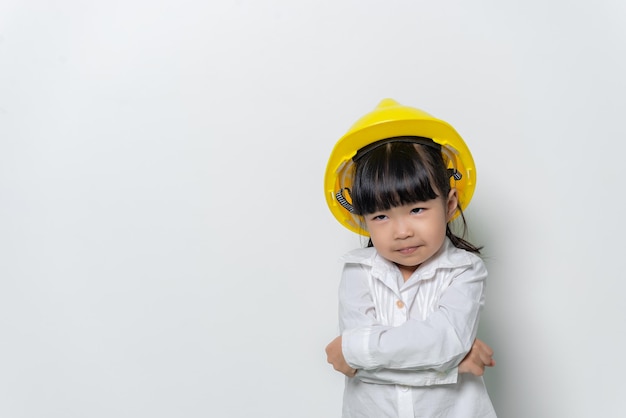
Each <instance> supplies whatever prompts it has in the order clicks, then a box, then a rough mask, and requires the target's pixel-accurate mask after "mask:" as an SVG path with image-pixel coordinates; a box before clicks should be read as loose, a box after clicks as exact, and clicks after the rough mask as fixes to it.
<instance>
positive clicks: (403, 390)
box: [400, 385, 409, 392]
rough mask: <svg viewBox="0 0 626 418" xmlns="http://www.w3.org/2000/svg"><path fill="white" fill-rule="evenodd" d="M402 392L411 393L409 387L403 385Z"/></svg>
mask: <svg viewBox="0 0 626 418" xmlns="http://www.w3.org/2000/svg"><path fill="white" fill-rule="evenodd" d="M400 390H401V391H402V392H408V391H409V387H408V386H404V385H401V386H400Z"/></svg>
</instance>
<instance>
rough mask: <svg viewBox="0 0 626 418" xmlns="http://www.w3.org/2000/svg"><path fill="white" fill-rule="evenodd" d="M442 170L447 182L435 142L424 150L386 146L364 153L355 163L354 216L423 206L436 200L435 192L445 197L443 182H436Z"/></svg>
mask: <svg viewBox="0 0 626 418" xmlns="http://www.w3.org/2000/svg"><path fill="white" fill-rule="evenodd" d="M442 170H443V173H444V179H445V182H447V177H446V176H445V170H446V169H445V165H444V162H443V157H442V154H441V150H440V148H439V147H438V145H437V144H435V143H434V142H433V143H432V145H431V144H428V145H427V146H425V145H418V144H416V143H407V142H388V143H385V144H383V145H381V146H378V147H376V148H374V149H371V150H369V151H367V153H365V154H364V155H362V156H360V157H359V159H358V160H357V161H355V174H354V183H353V185H352V191H351V192H352V193H351V197H352V203H353V205H354V210H355V214H357V215H367V214H370V213H374V212H379V211H384V210H388V209H391V208H392V207H396V206H402V205H408V204H411V203H415V202H426V201H428V200H432V199H435V198H437V197H439V196H440V193H438V192H444V193H447V190H445V189H446V186H445V182H444V184H443V185H442V184H440V183H441V181H437V180H438V179H440V178H441V175H440V174H439V175H438V173H441V171H442ZM433 185H434V186H435V187H433ZM448 187H449V183H448Z"/></svg>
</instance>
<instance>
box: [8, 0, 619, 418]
mask: <svg viewBox="0 0 626 418" xmlns="http://www.w3.org/2000/svg"><path fill="white" fill-rule="evenodd" d="M624 4H625V3H624V2H623V1H621V0H614V1H611V0H599V1H596V2H583V1H564V0H547V1H546V0H542V1H538V0H530V1H529V0H526V1H473V2H466V1H461V0H455V1H439V2H433V1H429V2H426V1H395V0H392V1H373V0H358V1H357V0H352V1H341V0H339V1H337V0H333V1H329V0H321V1H320V0H316V1H297V2H294V1H288V0H259V1H246V0H239V1H200V0H196V1H192V0H186V1H185V0H182V1H181V0H176V1H174V0H157V1H147V0H139V1H128V0H124V1H121V0H113V1H108V2H95V1H92V2H86V1H70V0H65V1H62V0H59V1H41V0H39V1H37V0H29V1H18V0H3V1H1V2H0V417H3V418H36V417H37V418H38V417H46V418H66V417H67V418H70V417H76V418H84V417H90V418H99V417H116V418H124V417H133V418H136V417H151V418H161V417H185V418H192V417H249V416H259V417H268V418H269V417H271V418H278V417H288V418H292V417H311V418H320V417H338V416H340V409H341V391H342V386H343V380H342V377H341V376H340V375H339V374H337V373H336V372H334V371H333V370H332V369H331V367H330V366H329V365H327V364H326V359H325V353H324V347H325V345H326V344H327V343H328V342H329V341H330V340H331V339H332V338H334V336H335V335H336V333H337V314H336V303H337V298H336V290H337V285H338V281H339V272H340V265H339V263H338V261H337V259H338V258H339V256H340V255H341V254H343V253H344V252H345V251H347V250H349V249H351V248H354V247H357V246H360V245H361V240H360V239H359V238H358V237H357V236H355V235H353V234H351V233H349V232H348V231H347V230H344V229H343V228H342V227H341V226H340V225H339V224H338V223H337V222H336V221H335V220H334V218H332V216H331V214H330V212H329V211H328V209H327V207H326V205H325V202H324V195H323V189H322V179H323V172H324V168H325V164H326V161H327V158H328V155H329V153H330V151H331V149H332V146H333V145H334V143H335V141H336V140H337V139H338V138H339V137H340V136H341V135H343V133H345V131H346V130H347V129H348V128H349V127H350V125H352V123H353V122H355V121H356V120H357V118H359V117H360V116H362V115H363V114H365V113H366V112H368V111H370V110H371V109H373V108H374V106H375V105H376V104H377V103H378V101H379V100H381V99H383V98H385V97H392V98H394V99H396V100H398V101H400V102H401V103H404V104H407V105H411V106H415V107H419V108H422V109H424V110H426V111H428V112H429V113H431V114H433V115H435V116H437V117H439V118H442V119H444V120H446V121H448V122H450V123H451V124H452V125H453V126H454V127H455V128H456V129H457V130H458V131H459V132H460V134H461V135H462V136H463V137H464V138H465V140H466V142H467V143H468V145H469V147H470V148H471V150H472V152H473V154H474V158H475V161H476V164H477V168H478V185H477V189H476V193H475V195H474V200H473V201H472V203H471V205H470V207H469V209H468V211H467V217H468V221H469V223H470V229H471V235H472V237H473V239H474V240H475V241H476V242H477V243H479V244H482V245H484V246H485V251H484V253H485V259H486V261H487V264H488V267H489V269H490V278H489V288H488V296H487V297H488V301H487V307H486V309H485V311H484V314H483V319H482V323H481V329H480V336H481V337H482V338H484V339H485V340H486V341H487V342H488V343H489V344H490V345H491V346H492V347H493V348H494V349H495V351H496V360H497V362H498V363H497V367H495V368H494V369H490V370H488V371H487V373H486V376H485V379H486V382H487V385H488V387H489V390H490V394H491V396H492V399H493V403H494V405H495V407H496V409H497V411H498V413H499V416H501V417H507V418H518V417H519V418H527V417H533V418H544V417H545V418H554V417H568V418H578V417H599V416H601V417H621V416H624V414H625V413H626V408H625V407H624V400H623V390H624V388H625V385H624V383H623V377H624V373H625V372H626V370H625V367H624V360H623V355H624V353H625V352H626V344H625V343H624V339H623V337H622V334H623V330H624V321H625V320H626V304H625V303H624V302H623V299H624V297H623V294H624V290H625V289H624V276H625V275H624V273H623V264H624V263H623V260H624V257H623V254H622V253H623V250H624V244H623V237H624V235H625V233H626V230H625V228H624V221H623V219H622V216H623V213H624V197H623V186H622V183H623V177H624V173H623V172H624V169H623V167H622V160H623V156H624V153H625V152H626V146H625V145H624V142H625V134H626V128H625V127H624V120H623V119H624V116H623V114H624V111H625V110H626V105H625V103H626V102H625V100H624V95H625V94H626V82H625V77H624V76H623V75H624V74H626V54H625V51H626V6H624Z"/></svg>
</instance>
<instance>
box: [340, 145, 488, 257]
mask: <svg viewBox="0 0 626 418" xmlns="http://www.w3.org/2000/svg"><path fill="white" fill-rule="evenodd" d="M353 161H354V170H355V171H354V180H353V183H352V190H351V198H352V205H353V206H354V213H355V214H356V215H360V216H363V215H367V214H371V213H374V212H378V211H385V210H389V209H391V208H392V207H396V206H402V205H408V204H412V203H415V202H426V201H428V200H432V199H435V198H437V197H440V198H442V199H446V198H447V196H448V194H449V193H450V171H449V170H448V168H447V164H446V161H445V160H444V156H443V154H442V152H441V146H440V145H439V144H437V143H436V142H434V141H432V140H431V139H429V138H422V137H397V138H390V139H387V140H383V141H378V142H376V143H374V144H371V145H369V146H367V147H365V148H363V149H361V150H359V152H357V154H356V155H355V156H354V158H353ZM457 210H458V211H459V214H460V220H461V222H462V225H463V231H462V234H461V236H458V235H456V234H454V233H453V232H452V230H451V229H450V223H448V225H447V226H446V236H447V237H448V238H449V239H450V241H451V242H452V244H454V246H455V247H457V248H461V249H464V250H467V251H470V252H473V253H476V254H480V249H481V247H477V246H475V245H473V244H471V243H470V242H468V241H466V240H465V239H464V238H463V237H464V236H465V234H466V231H467V224H466V222H465V217H464V216H463V211H462V210H461V207H460V205H459V206H458V207H457ZM368 246H369V247H371V246H372V241H371V239H370V241H369V243H368Z"/></svg>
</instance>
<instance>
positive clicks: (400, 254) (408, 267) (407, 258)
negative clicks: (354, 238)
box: [364, 189, 458, 281]
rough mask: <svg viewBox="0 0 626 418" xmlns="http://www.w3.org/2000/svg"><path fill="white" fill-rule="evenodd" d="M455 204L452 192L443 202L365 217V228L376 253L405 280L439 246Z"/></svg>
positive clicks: (404, 206) (398, 207) (455, 193)
mask: <svg viewBox="0 0 626 418" xmlns="http://www.w3.org/2000/svg"><path fill="white" fill-rule="evenodd" d="M457 204H458V198H457V192H456V189H452V190H450V193H449V194H448V196H447V198H446V199H442V198H435V199H431V200H428V201H426V202H416V203H412V204H409V205H402V206H396V207H393V208H391V209H388V210H383V211H379V212H374V213H371V214H368V215H365V216H364V218H365V226H366V228H367V230H368V232H369V234H370V238H371V239H372V244H373V245H374V247H375V248H376V251H378V253H379V254H380V255H381V256H383V257H384V258H386V259H387V260H389V261H391V262H393V263H394V264H396V265H397V266H398V268H399V269H400V272H401V273H402V276H403V277H404V280H405V281H406V280H408V278H409V277H410V276H411V274H413V272H414V271H415V270H416V269H417V268H418V267H419V266H420V265H421V264H422V263H424V262H425V261H426V260H428V259H429V258H431V257H432V256H434V255H435V254H437V252H438V251H439V250H440V249H441V247H442V246H443V243H444V241H445V238H446V225H447V223H448V221H449V220H450V219H451V218H452V215H453V214H454V212H455V210H456V208H457Z"/></svg>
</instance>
